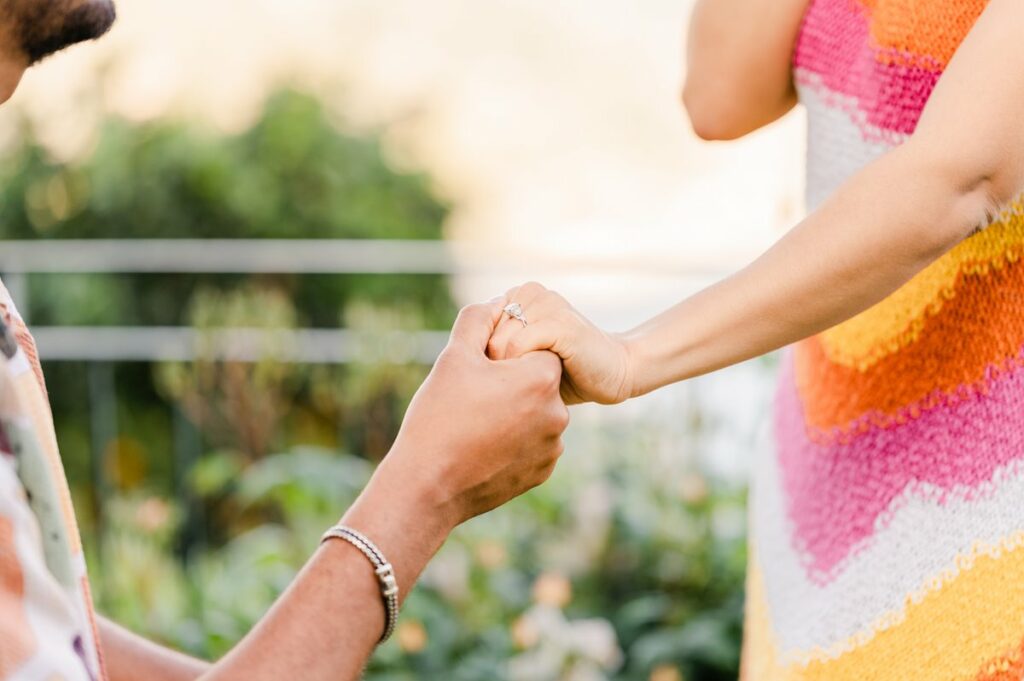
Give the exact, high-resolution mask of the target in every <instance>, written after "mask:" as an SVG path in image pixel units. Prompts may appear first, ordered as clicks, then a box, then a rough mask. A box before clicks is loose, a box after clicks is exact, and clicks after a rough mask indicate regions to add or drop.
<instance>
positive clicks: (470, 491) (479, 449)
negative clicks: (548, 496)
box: [0, 0, 569, 681]
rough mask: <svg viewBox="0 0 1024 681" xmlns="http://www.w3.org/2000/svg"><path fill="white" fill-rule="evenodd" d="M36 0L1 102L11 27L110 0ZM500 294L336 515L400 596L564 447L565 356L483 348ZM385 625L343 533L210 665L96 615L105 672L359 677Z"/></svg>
mask: <svg viewBox="0 0 1024 681" xmlns="http://www.w3.org/2000/svg"><path fill="white" fill-rule="evenodd" d="M41 7H43V6H42V5H40V4H39V3H38V0H0V102H3V101H7V100H8V99H9V98H10V97H11V95H12V94H13V92H14V89H15V88H16V87H17V84H18V82H19V81H20V80H21V77H22V75H23V74H24V72H25V70H26V69H27V68H28V67H29V66H30V64H31V62H32V59H30V58H29V56H28V54H27V53H25V51H24V50H23V49H19V45H22V44H24V42H25V41H24V40H23V39H24V38H25V35H24V34H22V35H20V38H22V40H19V34H18V29H19V27H23V26H27V27H29V28H28V29H24V30H29V31H32V35H33V36H35V37H37V38H39V40H40V41H42V42H41V43H39V44H46V45H52V44H53V40H52V35H53V34H52V33H50V32H49V29H50V28H52V26H57V27H63V26H66V25H67V22H66V21H65V22H63V23H62V18H63V19H66V18H67V17H66V16H64V15H62V14H61V12H65V11H72V12H81V14H79V15H78V16H83V17H85V21H87V22H89V25H90V26H92V27H94V28H95V31H93V29H88V30H84V31H82V30H80V31H79V32H78V33H76V34H75V35H77V36H78V37H77V38H75V39H76V40H81V39H85V38H82V37H81V35H82V34H83V33H84V34H86V35H88V34H90V31H91V32H93V33H95V32H96V31H98V32H99V33H102V31H105V30H106V27H104V26H103V24H104V22H106V26H107V27H108V26H109V22H108V21H107V20H108V19H109V20H110V21H112V20H113V6H112V5H110V4H109V2H107V0H53V1H52V2H51V3H50V4H47V5H46V6H45V7H47V8H52V12H53V13H52V14H43V15H40V12H45V10H43V9H41ZM22 12H24V13H22ZM48 22H53V24H52V25H51V24H49V23H48ZM78 28H81V27H78ZM97 35H98V33H97ZM504 303H505V300H504V299H503V298H498V299H495V300H494V301H491V302H489V303H486V304H481V305H471V306H469V307H467V308H465V309H463V310H462V312H461V313H460V314H459V318H458V320H457V321H456V323H455V326H454V328H453V329H452V334H451V339H450V342H449V344H448V346H447V348H446V349H445V350H444V352H442V354H441V356H440V357H439V359H438V360H437V362H436V364H435V365H434V367H433V370H432V371H431V373H430V375H429V376H428V377H427V380H426V381H425V382H424V383H423V385H422V386H421V387H420V389H419V391H418V392H417V393H416V395H415V397H414V398H413V400H412V403H411V405H410V407H409V410H408V412H407V413H406V416H405V420H404V422H403V424H402V428H401V430H400V432H399V435H398V437H397V439H396V441H395V443H394V446H393V447H392V449H391V451H390V452H389V453H388V455H387V456H386V457H385V458H384V460H383V462H382V463H381V464H380V466H378V468H377V470H376V471H375V473H374V475H373V477H372V478H371V480H370V482H369V484H368V485H367V487H366V489H364V490H363V492H362V494H360V496H359V498H358V499H357V500H356V502H355V503H354V504H353V505H352V507H351V508H350V509H349V510H348V511H347V512H346V513H345V515H344V516H343V517H342V518H341V522H342V523H344V524H346V525H348V526H349V527H351V528H354V529H355V530H357V531H359V532H362V533H363V534H364V535H366V536H367V537H369V538H370V539H371V540H372V541H373V542H374V543H376V545H377V546H378V547H379V548H380V549H381V551H382V552H383V553H384V555H385V556H386V557H387V559H388V560H389V561H390V562H391V564H392V566H393V568H394V571H395V575H396V577H397V580H398V584H399V588H400V596H401V597H402V598H403V599H404V597H405V596H406V595H407V594H408V593H409V591H410V590H411V589H412V588H413V586H414V584H415V582H416V580H417V578H418V577H419V575H420V573H421V572H422V570H423V568H424V567H425V566H426V564H427V562H428V561H429V560H430V559H431V557H432V556H433V555H434V554H435V553H436V552H437V550H438V549H439V548H440V547H441V545H442V544H443V543H444V541H445V539H446V538H447V537H448V535H449V534H450V533H451V532H452V530H453V529H454V528H455V527H457V526H458V525H459V524H460V523H462V522H464V521H466V520H468V519H470V518H472V517H474V516H477V515H480V514H481V513H485V512H487V511H490V510H492V509H494V508H496V507H498V506H500V505H502V504H504V503H505V502H507V501H509V500H510V499H512V498H513V497H516V496H518V495H520V494H522V493H523V492H526V491H527V490H529V489H531V488H533V487H535V486H537V485H539V484H541V483H542V482H544V481H545V480H547V478H548V477H549V476H550V475H551V473H552V471H553V470H554V466H555V463H556V462H557V460H558V457H559V456H560V455H561V454H562V451H563V444H562V439H561V436H562V433H563V431H564V430H565V428H566V427H567V425H568V422H569V414H568V410H567V409H566V407H565V405H564V404H563V402H562V400H561V399H560V397H559V385H560V382H561V374H562V369H561V363H560V361H559V358H558V357H557V356H556V355H554V354H552V353H549V352H537V353H526V354H524V356H522V357H520V358H517V359H516V360H514V361H510V362H495V361H492V360H490V359H489V358H488V357H487V356H486V354H485V350H486V347H487V342H488V340H489V339H490V337H491V336H492V334H493V333H494V330H495V328H496V326H497V324H498V322H499V320H500V318H501V315H502V312H501V309H502V306H503V305H504ZM495 405H499V406H498V407H497V408H496V407H495ZM325 529H326V528H325ZM383 627H384V608H383V605H382V602H381V595H380V586H379V584H378V582H377V579H376V577H375V576H374V574H373V568H372V565H371V564H370V562H369V561H368V560H367V559H366V557H365V556H364V555H363V554H362V553H360V552H359V551H358V550H357V549H355V548H354V547H352V546H351V545H350V544H348V543H346V542H343V541H338V540H331V541H329V542H327V543H325V544H323V545H322V546H320V547H319V548H318V549H317V550H316V551H315V552H314V553H313V555H312V557H311V558H310V559H309V561H308V562H307V564H306V565H305V567H304V568H303V570H302V572H301V573H300V574H299V576H298V577H297V578H296V579H295V581H294V582H293V583H292V584H291V586H290V587H289V588H288V589H287V590H286V592H285V593H284V594H283V595H282V596H281V597H280V598H279V599H278V601H277V602H276V603H275V604H274V606H273V607H272V608H271V610H270V612H268V613H267V615H266V616H265V617H264V618H263V619H262V620H261V621H260V622H259V623H258V624H257V625H256V627H254V629H253V630H252V631H251V632H250V633H249V634H248V635H247V636H246V637H245V638H244V639H243V640H242V641H241V642H240V643H239V644H238V645H237V646H235V648H234V649H232V650H231V651H230V652H229V653H228V654H227V655H226V656H225V657H224V658H223V659H221V660H220V661H218V662H217V663H216V664H209V663H207V662H203V661H200V660H196V659H193V658H190V657H188V656H186V655H182V654H180V653H177V652H175V651H172V650H169V649H167V648H164V647H162V646H159V645H157V644H155V643H152V642H150V641H147V640H145V639H144V638H142V637H139V636H136V635H135V634H132V633H131V632H129V631H127V630H125V629H123V628H121V627H119V626H118V625H116V624H114V623H113V622H110V621H109V620H106V619H103V618H101V619H100V621H99V633H100V648H101V651H102V654H103V656H104V659H105V661H106V666H107V672H108V677H109V679H110V681H136V680H137V679H147V681H186V680H192V679H204V680H209V681H222V680H223V681H228V680H231V681H234V680H235V679H239V680H241V679H245V681H261V680H264V679H265V680H267V681H270V680H275V681H276V680H278V679H286V678H302V679H304V680H305V681H321V680H323V681H327V680H330V681H337V680H338V679H342V680H344V679H356V678H358V677H359V676H360V674H361V672H362V669H363V667H364V666H365V663H366V660H367V659H368V658H369V657H370V655H371V654H372V652H373V650H374V649H375V648H376V645H377V642H378V639H379V637H380V634H381V632H382V631H383Z"/></svg>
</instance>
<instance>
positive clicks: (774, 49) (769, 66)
mask: <svg viewBox="0 0 1024 681" xmlns="http://www.w3.org/2000/svg"><path fill="white" fill-rule="evenodd" d="M807 4H808V0H698V2H697V3H696V5H694V9H693V15H692V17H691V19H690V24H689V26H690V31H689V38H688V39H687V41H686V46H687V52H686V61H687V67H688V68H687V75H686V84H685V86H684V87H683V104H684V105H685V106H686V111H687V112H688V113H689V115H690V124H691V125H692V126H693V129H694V132H696V133H697V135H698V136H699V137H702V138H703V139H707V140H731V139H736V138H737V137H742V136H743V135H746V134H747V133H749V132H752V131H754V130H757V129H758V128H760V127H762V126H764V125H767V124H768V123H771V122H772V121H775V120H776V119H778V118H781V117H782V116H783V115H784V114H785V113H786V112H788V111H789V110H790V109H792V108H793V107H794V106H795V105H796V87H795V86H794V84H793V73H792V69H790V58H791V56H792V54H793V46H794V45H795V44H796V38H797V34H798V32H799V30H800V21H801V19H802V18H803V15H804V11H805V10H806V9H807Z"/></svg>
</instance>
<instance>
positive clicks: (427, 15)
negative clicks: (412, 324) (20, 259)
mask: <svg viewBox="0 0 1024 681" xmlns="http://www.w3.org/2000/svg"><path fill="white" fill-rule="evenodd" d="M690 4H691V2H690V0H646V1H645V2H642V3H624V2H619V1H617V0H616V1H613V0H489V1H488V2H479V0H434V1H433V2H429V3H428V2H422V0H218V1H217V2H210V1H209V0H177V1H176V2H173V3H169V2H166V1H165V0H131V1H128V0H122V2H121V3H120V6H119V11H120V15H121V16H120V19H119V21H118V24H117V26H116V27H115V29H114V30H113V32H112V33H111V34H110V35H109V36H108V37H107V38H105V39H104V40H103V41H101V42H99V43H97V44H90V45H85V46H81V47H78V48H75V49H73V50H69V51H68V52H67V53H65V54H62V55H59V56H57V57H54V58H52V59H50V60H48V61H46V62H45V63H44V64H42V65H40V66H39V67H37V68H35V69H34V70H33V71H32V72H31V73H30V74H29V76H28V77H27V78H26V81H25V82H24V86H23V89H22V91H21V92H19V94H18V95H16V97H15V100H14V101H13V106H12V107H6V108H5V109H3V110H0V143H2V140H3V139H4V137H5V135H6V136H8V138H9V135H11V134H12V131H13V130H14V125H13V122H14V121H15V119H16V117H17V116H18V113H19V112H25V113H27V114H28V115H29V116H30V117H31V120H32V121H33V123H34V124H35V126H36V128H37V130H39V131H40V134H41V135H42V136H43V138H44V139H45V140H47V142H48V143H49V145H50V146H51V147H52V148H53V150H54V152H55V153H56V154H59V155H62V156H74V155H76V154H81V153H85V152H87V151H88V149H89V146H90V144H91V143H92V141H93V135H94V131H95V123H96V121H97V120H98V118H99V117H100V115H102V114H104V113H106V112H115V113H117V114H120V115H124V116H128V117H131V118H135V119H146V118H151V117H158V116H186V117H198V118H201V119H203V120H206V121H209V122H210V123H211V124H213V125H216V126H218V127H220V128H223V129H225V130H229V131H230V130H237V129H240V128H243V127H244V126H245V125H246V124H247V123H248V122H249V121H251V120H252V118H253V117H254V116H255V115H256V113H257V112H258V110H259V108H260V105H261V103H262V101H263V99H264V97H265V96H266V95H267V93H268V92H269V91H270V90H272V89H273V88H274V87H275V86H277V85H280V84H291V85H297V86H299V87H302V88H305V89H308V90H312V91H314V92H316V93H318V94H319V95H321V96H322V97H324V98H325V99H326V100H328V101H330V102H332V104H333V105H334V106H335V107H336V109H337V110H338V112H339V114H340V115H342V116H344V117H345V118H346V119H348V120H349V121H350V122H352V123H353V124H356V125H360V126H373V127H378V126H383V128H384V130H385V131H386V139H387V141H388V149H389V151H390V153H391V156H392V158H393V159H394V160H395V161H396V163H399V164H401V165H407V166H410V167H415V168H419V169H423V170H426V171H427V172H429V173H430V175H431V176H432V177H433V178H435V181H436V183H437V187H438V190H439V191H440V192H441V193H443V194H444V195H445V196H446V197H448V198H449V199H450V200H451V201H452V202H453V205H454V207H455V210H454V212H453V215H452V217H451V219H450V221H449V224H448V225H447V226H446V227H447V229H448V233H449V235H450V236H452V237H453V238H455V239H458V240H460V241H461V240H469V241H472V242H474V243H481V242H483V243H486V244H490V245H494V244H499V245H504V246H507V247H510V248H516V249H517V250H526V251H536V252H539V253H548V254H560V255H566V256H571V257H576V258H580V257H583V258H591V257H593V258H598V259H602V258H623V259H628V260H631V261H635V262H639V263H641V264H642V265H649V266H650V269H655V268H656V267H660V268H662V269H664V268H666V267H669V268H673V269H674V268H678V269H679V270H680V271H686V270H692V269H694V268H697V269H700V270H702V271H707V270H712V271H715V272H725V271H729V270H732V269H735V268H736V267H738V266H740V265H742V264H743V263H745V262H747V261H748V260H750V259H751V258H753V257H754V256H756V255H757V254H758V253H759V252H761V251H762V250H763V249H764V248H765V247H767V246H768V245H769V244H770V243H771V242H772V241H774V240H775V239H776V238H777V237H778V236H779V235H780V234H781V232H782V230H783V229H784V228H785V227H787V226H789V225H791V224H792V223H793V222H794V221H795V220H796V219H797V218H798V216H799V212H800V210H801V204H802V201H801V192H802V185H801V177H800V176H801V169H802V163H803V152H802V148H803V122H802V120H801V118H800V116H799V115H795V116H793V117H791V118H789V119H787V120H785V121H783V122H782V123H780V124H778V125H776V126H774V127H772V128H770V129H768V130H766V131H763V132H761V133H758V134H757V135H754V136H753V137H752V138H751V139H749V140H745V141H742V142H739V143H730V144H725V145H719V144H707V143H703V142H700V141H698V140H696V139H695V138H694V137H693V135H692V134H691V133H690V131H689V126H688V123H687V121H686V119H685V115H684V113H683V111H682V108H681V107H680V105H679V96H678V93H679V89H680V83H681V80H682V71H683V60H682V53H683V35H684V25H685V19H686V17H687V15H688V12H689V7H690ZM296 236H302V235H298V234H297V235H296ZM525 270H526V271H524V273H523V276H524V277H527V276H531V275H532V276H537V277H543V280H544V281H545V282H551V283H553V284H554V285H556V286H557V287H558V288H559V289H561V290H562V291H563V292H564V293H566V295H567V296H568V297H569V298H570V299H572V300H576V301H578V302H579V304H580V306H581V307H582V308H584V309H585V310H587V311H589V312H592V313H593V314H594V315H596V316H598V317H602V316H603V317H604V319H605V320H606V321H608V322H609V323H619V322H621V323H628V322H631V321H636V320H637V319H638V317H639V316H641V315H646V314H649V313H651V312H653V311H655V310H656V309H658V308H660V307H663V306H664V305H667V304H669V303H671V302H673V301H674V300H676V299H678V298H679V297H680V296H681V295H683V294H684V293H686V292H687V291H689V290H691V289H692V288H693V286H694V285H695V284H694V283H693V282H689V283H686V282H685V281H683V280H681V279H680V278H679V277H678V276H659V275H651V274H647V275H646V276H644V275H643V272H639V273H634V276H631V277H630V278H629V279H628V280H627V279H624V278H623V277H622V276H602V275H601V274H600V272H595V273H594V274H593V276H559V275H558V274H557V273H552V272H550V271H549V270H546V271H537V272H533V271H529V267H527V268H525ZM627 281H628V285H627V284H626V283H625V282H627ZM512 283H515V282H513V281H508V280H507V279H506V277H505V275H503V276H500V277H499V276H495V277H490V278H477V279H473V280H464V281H461V282H460V283H459V289H460V292H461V294H462V295H464V296H465V297H480V296H486V295H490V294H491V293H492V292H494V291H496V290H503V289H504V288H505V287H507V286H508V285H510V284H512Z"/></svg>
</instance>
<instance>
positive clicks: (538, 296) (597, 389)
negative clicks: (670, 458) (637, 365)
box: [487, 282, 635, 404]
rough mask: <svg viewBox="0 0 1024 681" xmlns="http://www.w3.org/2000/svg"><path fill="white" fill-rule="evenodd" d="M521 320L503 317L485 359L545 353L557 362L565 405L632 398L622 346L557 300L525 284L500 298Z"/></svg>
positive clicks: (631, 380) (627, 353) (630, 376)
mask: <svg viewBox="0 0 1024 681" xmlns="http://www.w3.org/2000/svg"><path fill="white" fill-rule="evenodd" d="M506 297H507V298H508V300H509V302H514V303H518V304H519V306H520V308H521V309H522V313H523V317H524V318H525V320H526V323H525V324H524V323H523V321H522V320H520V319H516V318H514V317H513V316H511V315H509V314H507V313H505V314H503V315H502V320H501V322H500V323H499V324H498V327H497V329H495V331H494V334H493V335H492V336H491V339H490V342H489V343H488V344H487V355H488V356H489V357H490V358H491V359H514V358H517V357H523V356H528V355H529V354H530V353H533V352H536V351H538V350H550V351H551V352H553V353H555V354H556V355H558V356H559V357H561V359H562V365H563V374H562V385H561V394H562V398H563V399H564V400H565V402H566V404H578V403H580V402H598V403H600V404H617V403H619V402H624V401H625V400H627V399H629V398H630V397H633V396H634V394H635V386H634V382H635V378H634V372H633V366H632V358H631V355H630V350H629V346H628V345H627V343H626V341H625V340H624V339H623V338H622V337H621V336H618V335H615V334H610V333H606V332H605V331H602V330H601V329H599V328H597V327H596V326H594V325H593V324H592V323H591V322H590V321H589V320H587V319H586V318H585V317H583V316H582V315H581V314H580V313H579V312H577V311H576V310H575V309H573V307H572V305H570V304H569V303H568V302H566V300H565V299H564V298H562V296H560V295H558V294H557V293H555V292H554V291H549V290H548V289H546V288H544V287H543V286H541V285H540V284H537V283H534V282H530V283H528V284H524V285H522V286H520V287H519V288H515V289H512V290H510V291H509V292H508V294H506Z"/></svg>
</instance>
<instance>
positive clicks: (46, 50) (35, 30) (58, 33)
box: [0, 0, 116, 64]
mask: <svg viewBox="0 0 1024 681" xmlns="http://www.w3.org/2000/svg"><path fill="white" fill-rule="evenodd" d="M115 16H116V13H115V11H114V3H113V0H0V27H2V28H3V29H4V32H6V33H7V36H9V39H10V40H13V42H14V47H15V48H16V49H20V50H21V51H22V52H23V53H24V54H25V56H27V57H28V61H29V63H30V64H34V63H36V62H37V61H39V60H40V59H42V58H44V57H47V56H49V55H51V54H53V53H54V52H57V51H59V50H62V49H64V48H65V47H67V46H69V45H74V44H75V43H80V42H82V41H84V40H92V39H94V38H99V37H100V36H101V35H103V34H104V33H106V32H107V30H108V29H109V28H110V25H111V24H113V23H114V18H115Z"/></svg>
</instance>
